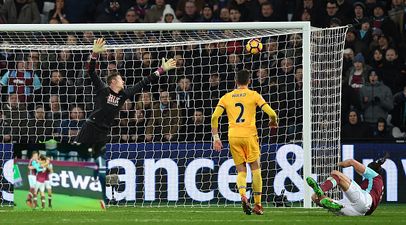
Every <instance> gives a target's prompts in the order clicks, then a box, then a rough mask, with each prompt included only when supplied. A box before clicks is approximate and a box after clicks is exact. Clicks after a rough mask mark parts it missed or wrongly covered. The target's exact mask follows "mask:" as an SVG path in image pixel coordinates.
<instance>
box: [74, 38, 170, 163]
mask: <svg viewBox="0 0 406 225" xmlns="http://www.w3.org/2000/svg"><path fill="white" fill-rule="evenodd" d="M105 43H106V42H105V40H104V39H103V38H99V39H97V40H95V41H94V45H93V53H92V55H91V59H90V62H89V68H88V74H89V76H90V79H91V81H92V83H93V86H94V93H95V95H96V96H95V105H94V110H93V112H92V113H91V114H90V116H89V117H88V118H87V120H86V122H85V123H84V125H83V126H82V128H81V129H80V131H79V134H78V135H77V137H76V142H77V143H80V144H85V145H88V146H91V147H92V149H93V151H94V153H93V156H92V157H93V158H97V157H98V156H102V157H103V155H102V153H101V149H102V148H103V147H104V146H105V144H106V143H107V141H108V137H107V136H108V134H109V132H110V128H111V124H112V123H113V120H114V118H115V117H116V116H117V114H118V113H119V111H120V108H121V106H122V105H123V104H124V102H125V100H126V99H128V98H131V97H132V96H133V95H135V94H137V93H140V92H141V91H142V89H143V88H145V87H147V86H148V84H150V83H151V82H154V81H156V80H157V79H158V77H159V76H160V75H162V74H164V73H165V72H166V71H168V70H171V69H174V68H176V61H175V60H173V59H169V60H168V61H165V59H162V65H161V67H159V68H158V69H157V70H156V71H155V72H154V73H153V74H151V75H149V76H147V77H145V78H144V79H143V80H141V81H140V82H138V83H136V84H135V85H134V86H132V87H128V88H124V81H123V79H122V77H121V75H120V74H119V73H118V72H116V71H114V72H112V73H111V74H109V75H108V76H107V85H106V84H105V83H104V82H103V81H102V80H101V79H100V77H98V76H97V75H96V73H95V67H96V60H97V58H98V57H99V54H100V53H102V52H104V51H106V49H105V47H104V45H105Z"/></svg>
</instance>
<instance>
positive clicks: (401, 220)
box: [0, 204, 406, 225]
mask: <svg viewBox="0 0 406 225" xmlns="http://www.w3.org/2000/svg"><path fill="white" fill-rule="evenodd" d="M265 210H266V211H265V215H263V216H256V215H251V216H247V215H245V214H243V213H242V210H241V209H240V208H225V207H219V208H216V207H212V208H191V207H176V208H175V207H165V208H164V207H162V208H156V207H152V208H138V207H137V208H131V207H122V208H109V209H108V210H107V211H104V212H100V211H84V212H71V211H56V210H55V211H34V212H32V211H3V213H2V211H0V224H2V225H6V224H10V225H19V224H30V225H34V224H46V225H52V224H86V225H87V224H97V225H104V224H106V225H107V224H109V225H112V224H114V225H116V224H117V225H120V224H174V225H175V224H208V225H212V224H232V225H238V224H274V225H279V224H286V225H288V224H289V225H296V224H297V225H302V224H303V225H305V224H306V225H318V224H328V225H338V224H343V225H344V224H345V225H363V224H365V225H374V224H379V225H382V224H384V225H390V224H406V204H396V205H395V204H386V205H382V206H380V207H379V208H378V209H377V211H375V213H374V214H373V215H372V216H364V217H343V216H339V217H338V216H334V215H332V214H330V213H328V212H327V211H325V210H323V209H299V208H285V209H283V208H267V209H265Z"/></svg>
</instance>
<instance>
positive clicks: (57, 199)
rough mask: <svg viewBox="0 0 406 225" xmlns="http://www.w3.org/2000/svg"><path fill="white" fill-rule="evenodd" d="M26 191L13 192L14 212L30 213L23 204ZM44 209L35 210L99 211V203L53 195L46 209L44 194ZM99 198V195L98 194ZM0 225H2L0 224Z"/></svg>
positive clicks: (39, 201)
mask: <svg viewBox="0 0 406 225" xmlns="http://www.w3.org/2000/svg"><path fill="white" fill-rule="evenodd" d="M27 194H28V191H25V190H24V191H23V190H15V192H14V202H15V204H16V206H15V207H14V209H15V210H18V211H20V210H25V211H27V210H28V211H30V212H31V211H32V209H31V208H30V207H28V206H27V205H26V204H25V200H26V198H27ZM45 196H46V197H45V203H46V204H45V205H46V208H45V209H37V210H45V211H51V210H52V211H55V210H56V211H61V210H68V211H74V210H76V211H80V210H101V208H100V203H99V200H98V199H93V198H85V197H78V196H69V195H62V194H55V193H54V194H53V195H52V209H50V208H48V198H47V197H48V194H47V193H45ZM100 198H101V194H100ZM38 206H39V207H41V198H40V197H38ZM0 220H1V218H0ZM0 224H2V223H0Z"/></svg>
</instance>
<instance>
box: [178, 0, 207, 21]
mask: <svg viewBox="0 0 406 225" xmlns="http://www.w3.org/2000/svg"><path fill="white" fill-rule="evenodd" d="M209 1H210V0H209ZM187 2H193V3H194V4H193V5H194V6H195V8H196V11H197V12H200V11H201V10H202V9H203V6H204V5H205V4H206V2H207V0H178V3H177V5H176V9H175V10H176V17H177V18H179V19H181V18H182V17H183V16H184V15H185V9H186V3H187Z"/></svg>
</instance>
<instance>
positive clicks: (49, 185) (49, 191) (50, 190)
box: [45, 181, 52, 208]
mask: <svg viewBox="0 0 406 225" xmlns="http://www.w3.org/2000/svg"><path fill="white" fill-rule="evenodd" d="M45 188H46V189H47V192H48V207H49V208H52V186H51V183H50V182H49V181H45Z"/></svg>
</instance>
